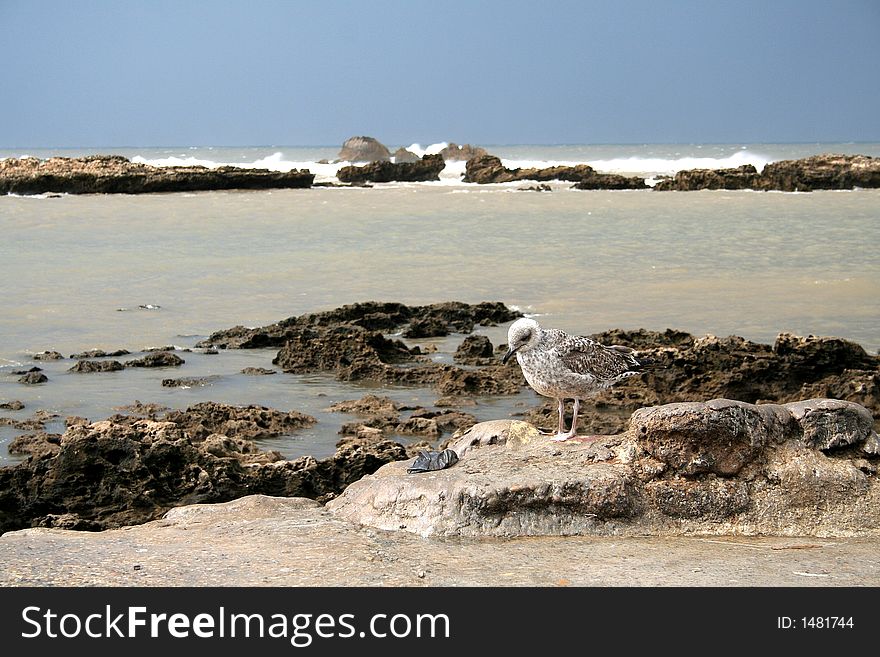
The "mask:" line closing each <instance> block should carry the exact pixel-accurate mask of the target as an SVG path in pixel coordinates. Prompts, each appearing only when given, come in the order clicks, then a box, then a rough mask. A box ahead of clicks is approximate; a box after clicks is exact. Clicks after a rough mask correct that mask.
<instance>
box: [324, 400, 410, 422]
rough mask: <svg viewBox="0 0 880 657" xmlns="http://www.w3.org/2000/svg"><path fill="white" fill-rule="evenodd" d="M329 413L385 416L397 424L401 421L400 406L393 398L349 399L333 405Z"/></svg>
mask: <svg viewBox="0 0 880 657" xmlns="http://www.w3.org/2000/svg"><path fill="white" fill-rule="evenodd" d="M327 410H328V411H332V412H336V413H356V414H358V415H367V416H377V415H380V416H383V417H387V418H389V420H390V421H392V422H394V423H395V424H396V423H397V422H398V420H399V417H400V416H399V412H400V404H398V403H397V402H396V401H394V400H393V399H391V397H380V396H378V395H364V396H363V397H361V398H360V399H349V400H346V401H341V402H336V403H335V404H331V405H330V407H329V408H328V409H327Z"/></svg>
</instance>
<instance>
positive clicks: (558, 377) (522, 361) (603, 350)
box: [501, 318, 643, 441]
mask: <svg viewBox="0 0 880 657" xmlns="http://www.w3.org/2000/svg"><path fill="white" fill-rule="evenodd" d="M507 344H508V349H507V353H506V354H504V358H502V359H501V362H503V363H506V362H507V360H508V359H509V358H510V357H511V356H513V354H516V360H517V362H519V366H520V367H521V368H522V373H523V375H524V376H525V377H526V381H528V383H529V385H530V386H532V388H534V390H535V392H537V393H538V394H540V395H544V396H545V397H552V398H553V399H555V400H556V401H557V403H558V404H559V430H558V431H557V433H556V435H555V436H554V437H553V440H557V441H563V440H568V439H569V438H574V437H575V436H576V435H577V420H578V411H579V410H580V403H581V400H582V399H587V398H588V397H591V396H592V395H595V394H596V393H597V392H599V391H600V390H604V389H605V388H608V387H609V386H612V385H614V384H615V383H617V382H618V381H622V380H623V379H627V378H629V377H631V376H636V375H638V374H641V373H642V371H643V365H642V363H640V362H639V361H638V360H637V359H636V356H635V352H634V351H633V350H632V349H630V348H629V347H621V346H619V345H612V346H610V347H609V346H605V345H603V344H600V343H598V342H596V341H595V340H593V339H591V338H587V337H583V336H579V335H569V334H568V333H566V332H565V331H560V330H559V329H544V328H541V327H540V325H539V324H538V322H536V321H535V320H533V319H528V318H523V319H518V320H516V321H515V322H514V323H513V324H511V325H510V328H509V329H508V331H507ZM566 399H574V409H573V413H572V418H571V428H570V429H569V430H568V431H565V422H564V417H563V416H564V414H565V400H566Z"/></svg>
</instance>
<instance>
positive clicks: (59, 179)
mask: <svg viewBox="0 0 880 657" xmlns="http://www.w3.org/2000/svg"><path fill="white" fill-rule="evenodd" d="M314 178H315V176H314V174H312V173H309V171H307V170H304V171H299V170H296V169H294V170H292V171H288V172H280V171H269V170H267V169H242V168H239V167H231V166H224V167H217V168H214V169H208V168H206V167H202V166H170V167H156V166H151V165H149V164H139V163H135V162H131V161H130V160H128V159H127V158H125V157H122V156H120V155H90V156H87V157H80V158H67V157H52V158H49V159H47V160H39V159H37V158H33V157H26V158H22V159H15V158H8V159H5V160H0V194H42V193H45V192H63V193H66V194H145V193H153V192H194V191H208V190H225V189H277V188H301V187H311V185H312V181H313V180H314Z"/></svg>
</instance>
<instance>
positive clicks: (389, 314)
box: [196, 301, 522, 349]
mask: <svg viewBox="0 0 880 657" xmlns="http://www.w3.org/2000/svg"><path fill="white" fill-rule="evenodd" d="M519 317H522V313H519V312H517V311H515V310H511V309H510V308H508V307H507V306H506V305H504V304H503V303H502V302H500V301H484V302H482V303H476V304H469V303H462V302H461V301H447V302H443V303H433V304H430V305H426V306H407V305H405V304H402V303H396V302H379V301H365V302H362V303H353V304H347V305H344V306H340V307H339V308H335V309H333V310H328V311H325V312H318V313H307V314H305V315H299V316H295V317H288V318H287V319H283V320H281V321H280V322H277V323H275V324H270V325H268V326H263V327H260V328H245V327H243V326H235V327H232V328H230V329H226V330H222V331H216V332H215V333H212V334H211V335H210V336H209V337H208V339H207V340H203V341H202V342H199V343H198V344H197V345H196V346H197V347H199V348H205V347H218V348H220V349H259V348H265V347H281V346H283V345H284V343H285V342H287V340H288V339H289V338H290V337H291V336H293V335H296V334H297V333H298V332H299V330H300V329H301V328H302V327H333V326H359V327H361V328H364V329H367V330H370V331H384V332H389V333H390V332H397V331H401V330H402V331H404V334H405V335H406V336H407V337H440V336H444V335H448V334H449V333H451V332H456V333H470V332H471V331H473V330H474V327H475V326H478V325H479V326H495V325H497V324H504V323H506V322H512V321H513V320H515V319H518V318H519ZM414 323H416V324H417V325H418V326H420V327H424V326H425V325H426V324H428V323H430V326H431V327H432V331H431V332H425V331H422V330H421V329H420V330H419V331H418V333H419V335H418V336H414V335H412V332H408V330H409V329H410V327H411V326H412V325H413V324H414Z"/></svg>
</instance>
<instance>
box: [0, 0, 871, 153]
mask: <svg viewBox="0 0 880 657" xmlns="http://www.w3.org/2000/svg"><path fill="white" fill-rule="evenodd" d="M0 41H2V43H3V51H4V53H5V66H4V71H3V76H2V78H0V79H2V95H0V147H22V146H30V147H64V146H71V147H88V146H93V147H99V146H108V147H109V146H190V145H193V146H194V145H217V146H219V145H230V146H237V145H338V144H340V143H342V141H343V140H344V139H346V138H347V137H349V136H352V135H355V134H367V135H372V136H375V137H377V138H379V139H380V140H381V141H383V142H385V143H387V144H409V143H412V142H416V141H417V142H421V143H432V142H437V141H443V140H452V141H456V142H458V143H465V142H470V143H476V144H524V143H532V144H561V143H674V142H681V143H695V142H703V143H706V142H722V143H753V142H815V141H880V118H878V117H880V65H878V62H880V2H878V0H835V1H833V2H832V1H830V0H826V1H819V0H797V1H795V0H737V1H730V2H714V1H711V0H699V1H685V0H682V1H676V0H668V1H666V2H656V1H643V0H627V1H626V2H619V1H611V0H609V1H607V2H592V1H584V0H582V1H580V2H563V1H555V0H544V1H542V2H535V1H534V0H530V1H528V2H523V1H520V0H505V1H503V2H496V1H483V2H478V1H476V0H474V1H471V2H461V1H443V0H431V1H426V2H422V1H420V0H409V1H404V0H372V1H371V2H338V1H333V0H312V1H310V2H304V1H297V0H289V1H286V2H282V1H269V0H249V1H248V2H228V1H223V0H215V1H213V2H207V1H205V2H195V1H193V0H173V1H164V0H151V1H145V2H129V1H125V2H122V1H107V0H95V1H91V2H89V1H85V0H68V1H61V0H56V1H48V0H0Z"/></svg>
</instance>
